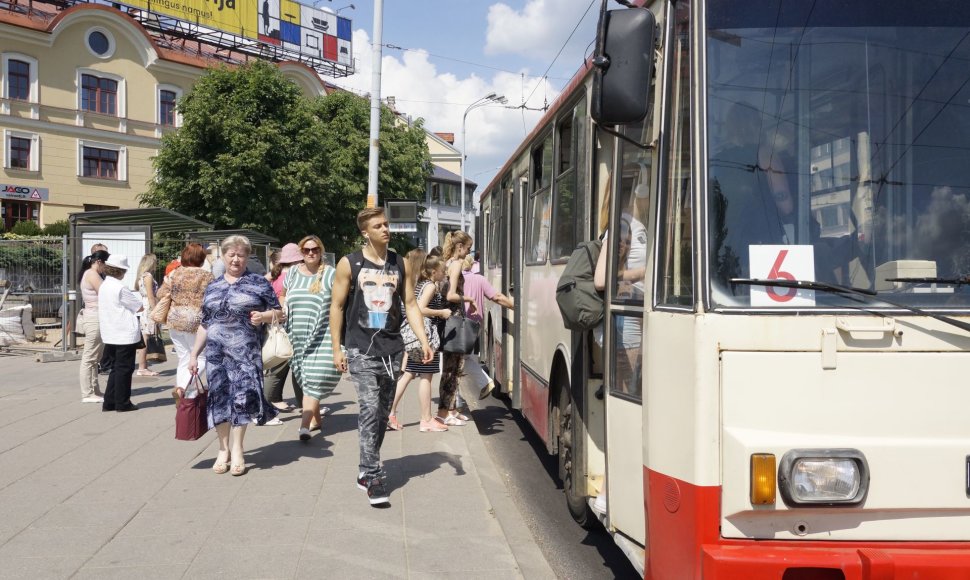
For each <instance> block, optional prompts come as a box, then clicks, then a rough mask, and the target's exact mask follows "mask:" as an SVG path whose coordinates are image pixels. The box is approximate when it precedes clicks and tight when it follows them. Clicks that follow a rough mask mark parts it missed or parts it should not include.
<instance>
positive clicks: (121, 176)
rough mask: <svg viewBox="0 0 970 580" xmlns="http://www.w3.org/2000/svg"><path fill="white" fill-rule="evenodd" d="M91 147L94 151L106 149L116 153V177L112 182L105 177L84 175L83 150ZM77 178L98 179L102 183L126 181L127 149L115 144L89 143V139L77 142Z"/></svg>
mask: <svg viewBox="0 0 970 580" xmlns="http://www.w3.org/2000/svg"><path fill="white" fill-rule="evenodd" d="M85 147H93V148H95V149H107V150H109V151H117V152H118V177H117V178H116V179H114V180H112V179H109V178H107V177H96V176H93V175H84V148H85ZM77 176H78V177H79V178H81V179H98V180H102V181H128V148H127V147H125V146H124V145H117V144H115V143H105V142H103V141H91V140H89V139H78V140H77Z"/></svg>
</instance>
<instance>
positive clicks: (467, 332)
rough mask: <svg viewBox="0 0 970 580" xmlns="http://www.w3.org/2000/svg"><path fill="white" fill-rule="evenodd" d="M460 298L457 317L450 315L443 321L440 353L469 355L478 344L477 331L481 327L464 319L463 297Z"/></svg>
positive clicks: (476, 322)
mask: <svg viewBox="0 0 970 580" xmlns="http://www.w3.org/2000/svg"><path fill="white" fill-rule="evenodd" d="M458 295H459V296H461V305H460V308H459V309H458V312H459V314H458V316H455V315H454V314H452V315H451V317H450V318H448V320H446V321H445V332H444V334H443V335H442V336H441V351H442V352H450V353H453V354H471V353H473V352H474V351H475V345H476V344H478V331H479V329H480V327H481V325H480V324H479V323H478V321H476V320H470V319H468V318H466V317H465V295H464V294H463V293H462V292H459V293H458Z"/></svg>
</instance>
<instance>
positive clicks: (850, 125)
mask: <svg viewBox="0 0 970 580" xmlns="http://www.w3.org/2000/svg"><path fill="white" fill-rule="evenodd" d="M637 4H639V3H637ZM609 8H615V9H611V10H609V11H607V7H606V6H605V4H604V8H603V10H602V11H601V15H600V25H599V29H598V38H597V42H596V48H595V50H594V51H593V56H592V57H591V58H590V59H589V61H588V62H587V63H586V66H585V67H583V69H582V70H581V71H580V73H578V74H577V76H576V77H575V78H574V79H573V81H572V82H571V84H569V86H568V87H567V88H566V89H565V91H564V92H563V94H562V95H561V97H560V98H559V99H558V100H557V102H556V103H555V104H554V105H553V106H552V107H551V108H550V109H549V111H548V112H547V114H546V115H545V116H544V118H543V120H542V121H541V122H540V123H539V125H538V126H537V127H536V128H535V130H534V131H533V132H532V134H531V135H530V136H529V137H528V138H527V139H526V140H525V141H524V142H523V143H522V145H521V146H520V147H519V148H518V150H517V151H516V152H515V154H514V155H513V156H512V157H511V159H510V160H509V161H508V162H507V163H506V164H505V166H504V167H503V169H502V170H501V172H500V173H499V174H498V175H497V176H496V178H495V180H494V181H493V182H492V183H491V184H490V185H489V186H488V187H487V188H486V190H485V191H484V193H483V195H482V198H481V218H480V219H481V225H480V229H479V231H480V232H482V234H481V235H480V236H479V237H480V239H479V240H478V244H479V248H481V249H482V251H483V255H484V261H483V272H484V273H485V275H487V276H488V277H489V278H490V281H491V283H492V284H493V285H494V286H495V287H496V288H501V289H502V290H503V291H506V292H509V293H511V295H512V296H513V297H514V299H515V302H516V306H517V307H516V309H515V311H514V312H503V311H502V310H500V309H499V308H497V307H492V308H491V309H490V310H488V311H487V312H486V324H485V325H484V326H483V333H484V334H483V338H484V339H485V340H484V342H483V343H484V345H485V348H484V353H483V354H484V356H485V357H486V358H487V360H488V364H489V365H490V366H491V368H492V369H493V371H494V372H495V374H496V375H497V379H498V380H499V382H500V383H501V385H502V388H503V389H504V390H505V391H506V392H508V393H509V395H510V397H511V400H512V402H513V405H514V406H515V407H517V408H520V409H521V412H522V414H523V415H524V416H525V417H526V418H527V419H528V421H529V423H530V424H531V425H532V427H533V428H534V429H535V431H536V432H537V433H538V435H539V436H540V437H541V438H542V439H543V440H544V441H545V444H546V447H547V450H548V451H549V452H550V453H554V454H558V457H559V471H560V475H561V477H562V479H563V487H564V490H565V496H566V503H567V505H568V509H569V510H570V512H571V513H572V515H573V516H574V518H575V519H576V520H577V521H578V522H579V523H581V524H584V525H589V524H591V523H595V522H596V521H597V520H600V521H602V522H603V523H604V525H605V526H606V528H607V530H608V531H609V532H610V533H612V534H613V536H614V538H615V539H616V541H617V543H618V544H619V545H620V546H621V547H622V548H623V549H624V551H625V552H626V553H627V554H628V555H629V557H630V558H631V560H632V561H633V562H634V563H635V565H637V566H638V567H639V568H640V569H641V570H642V571H643V575H644V577H645V578H654V579H675V580H682V579H689V578H708V579H710V578H718V579H720V578H732V579H734V578H738V579H746V580H750V579H754V580H757V579H777V580H782V579H784V580H800V579H822V580H834V579H843V578H844V579H889V578H914V579H915V578H920V579H949V578H964V579H965V578H970V352H968V350H970V332H968V328H970V326H968V322H970V316H968V315H970V290H968V287H967V275H968V273H970V3H968V2H960V1H956V0H952V1H942V0H924V1H921V2H913V1H912V0H852V1H847V0H657V1H653V2H646V3H645V5H644V6H630V7H622V6H611V7H609ZM595 238H602V239H603V240H604V241H603V250H602V255H603V258H602V262H601V263H600V264H598V265H600V266H602V270H603V274H604V275H603V276H602V280H603V282H604V286H605V290H604V301H605V304H604V311H605V316H604V321H603V324H602V325H601V326H600V327H598V328H595V329H591V330H589V331H586V332H571V331H567V330H566V329H565V328H564V327H563V324H562V321H561V318H560V314H559V311H558V309H557V306H556V286H557V281H558V279H559V276H560V274H561V272H562V270H563V267H564V264H565V263H566V261H567V260H568V258H569V257H570V254H571V253H572V252H573V250H574V249H575V248H576V247H577V245H578V244H579V243H580V242H583V241H586V240H592V239H595Z"/></svg>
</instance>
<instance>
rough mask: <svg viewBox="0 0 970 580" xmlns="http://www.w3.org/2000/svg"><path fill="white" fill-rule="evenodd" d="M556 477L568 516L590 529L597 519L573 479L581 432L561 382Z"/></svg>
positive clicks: (570, 400)
mask: <svg viewBox="0 0 970 580" xmlns="http://www.w3.org/2000/svg"><path fill="white" fill-rule="evenodd" d="M557 414H558V416H559V417H558V418H559V445H558V448H559V478H560V480H561V481H562V490H563V494H564V495H565V496H566V506H567V507H568V508H569V515H571V516H572V518H573V520H575V521H576V523H577V524H579V525H580V526H582V527H583V528H585V529H590V528H592V527H594V526H595V525H596V523H597V522H598V521H599V520H597V519H596V516H595V515H593V512H592V511H591V510H590V509H589V505H588V504H587V503H586V495H585V494H584V493H583V492H582V491H580V490H577V489H575V483H574V482H573V478H574V471H575V468H576V465H575V463H574V457H582V456H583V454H582V453H577V452H576V451H578V449H579V446H580V445H582V441H583V438H582V431H581V429H580V427H579V426H580V422H579V421H574V420H573V402H572V397H570V395H569V387H568V386H567V385H561V386H560V389H559V408H558V413H557Z"/></svg>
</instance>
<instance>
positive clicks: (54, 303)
mask: <svg viewBox="0 0 970 580" xmlns="http://www.w3.org/2000/svg"><path fill="white" fill-rule="evenodd" d="M92 239H94V240H97V241H98V242H102V243H106V244H108V247H109V252H110V251H117V252H120V253H124V254H127V255H128V260H129V264H130V266H131V270H130V276H129V277H130V278H131V279H130V280H129V279H128V277H126V283H129V284H133V283H134V277H135V272H136V271H137V268H138V264H139V261H140V260H141V257H142V255H143V253H144V251H145V250H148V251H151V252H152V253H154V254H155V256H156V258H157V260H158V261H157V265H156V267H155V270H154V271H153V272H152V273H153V274H154V275H155V279H156V280H157V281H158V282H161V280H162V278H163V276H164V272H165V266H166V265H167V264H168V263H169V262H170V261H172V260H173V259H175V258H177V257H178V256H179V255H180V254H181V252H182V249H183V248H184V247H185V244H186V240H185V239H177V238H171V237H169V238H164V237H161V236H155V237H152V238H149V239H146V238H145V237H138V236H134V235H132V234H130V233H126V232H114V233H112V234H110V236H109V234H104V235H101V236H97V237H95V238H91V237H89V236H87V237H77V238H70V237H68V236H64V237H62V238H35V239H25V240H0V310H2V309H4V308H8V307H12V306H20V305H24V304H30V305H31V310H32V317H33V322H34V325H35V327H37V328H39V329H42V330H43V329H47V330H54V331H55V332H57V330H56V329H60V331H61V333H62V334H61V335H60V338H61V339H62V340H60V341H59V342H60V344H58V345H57V346H59V347H61V348H62V349H63V350H67V349H69V348H74V347H75V345H76V339H75V336H74V331H75V330H76V329H75V328H74V324H75V315H76V314H77V312H78V310H79V309H80V308H81V307H82V306H83V304H82V303H81V302H80V296H79V293H78V292H77V291H76V290H77V279H78V274H79V268H80V266H81V260H82V259H83V258H84V257H85V256H87V255H89V253H90V247H91V245H92ZM203 245H205V244H203ZM271 249H272V248H271V247H270V246H269V245H259V246H254V248H253V250H254V256H255V257H256V259H260V261H261V262H262V263H263V264H267V261H266V260H267V257H268V254H269V251H270V250H271ZM64 337H66V340H64V339H63V338H64Z"/></svg>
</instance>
